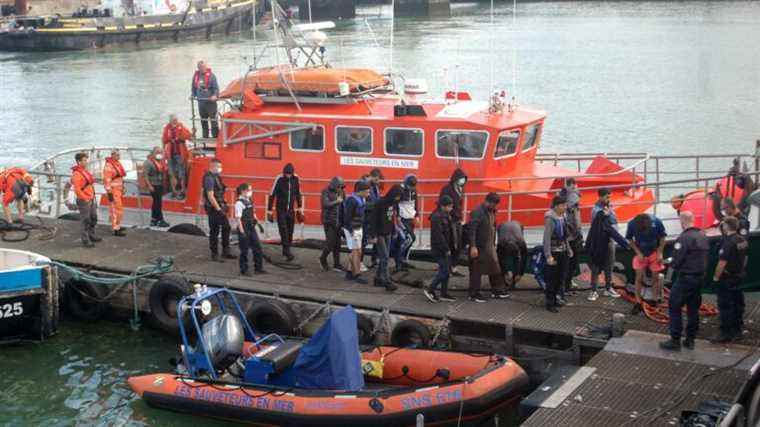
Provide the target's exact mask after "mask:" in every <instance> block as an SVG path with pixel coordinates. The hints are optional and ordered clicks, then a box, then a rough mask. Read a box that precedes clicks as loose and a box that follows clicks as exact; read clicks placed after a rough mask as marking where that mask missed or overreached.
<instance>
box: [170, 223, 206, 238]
mask: <svg viewBox="0 0 760 427" xmlns="http://www.w3.org/2000/svg"><path fill="white" fill-rule="evenodd" d="M167 231H168V232H169V233H177V234H187V235H190V236H205V235H206V233H204V232H203V230H201V229H200V227H198V226H197V225H195V224H189V223H182V224H177V225H173V226H171V227H169V229H168V230H167Z"/></svg>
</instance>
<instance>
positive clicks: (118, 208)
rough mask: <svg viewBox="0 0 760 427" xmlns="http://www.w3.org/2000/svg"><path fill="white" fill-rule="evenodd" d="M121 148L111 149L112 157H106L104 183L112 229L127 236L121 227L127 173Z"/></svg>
mask: <svg viewBox="0 0 760 427" xmlns="http://www.w3.org/2000/svg"><path fill="white" fill-rule="evenodd" d="M120 159H121V154H120V153H119V150H113V151H111V157H106V163H105V165H104V166H103V184H104V186H105V188H106V195H107V196H108V217H109V219H110V220H111V229H112V230H113V234H114V236H120V237H123V236H126V233H124V229H122V228H121V220H122V218H123V217H124V177H125V176H126V175H127V173H126V171H125V170H124V166H123V165H122V164H121V161H120Z"/></svg>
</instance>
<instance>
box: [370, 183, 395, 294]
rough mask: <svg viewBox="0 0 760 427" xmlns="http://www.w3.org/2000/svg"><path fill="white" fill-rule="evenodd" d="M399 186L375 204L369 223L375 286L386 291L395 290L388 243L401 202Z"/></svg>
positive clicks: (392, 188) (393, 230)
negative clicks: (375, 267)
mask: <svg viewBox="0 0 760 427" xmlns="http://www.w3.org/2000/svg"><path fill="white" fill-rule="evenodd" d="M401 193H402V190H401V186H400V185H398V184H396V185H394V186H393V187H391V189H390V190H388V192H387V193H385V195H384V196H383V197H381V198H380V199H379V200H377V201H376V202H375V206H374V207H373V210H372V220H371V222H370V235H371V239H374V242H375V252H376V253H377V270H376V271H375V286H384V287H385V289H386V290H387V291H394V290H396V285H394V284H393V282H392V281H391V276H390V274H389V273H388V258H389V257H390V253H389V243H390V238H391V235H392V234H393V233H394V232H395V231H396V221H397V220H398V219H397V217H396V212H397V209H398V202H399V201H400V200H401Z"/></svg>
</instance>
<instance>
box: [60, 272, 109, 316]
mask: <svg viewBox="0 0 760 427" xmlns="http://www.w3.org/2000/svg"><path fill="white" fill-rule="evenodd" d="M104 296H105V295H104V294H103V291H101V289H100V287H99V286H96V285H94V284H92V283H89V282H84V281H80V280H69V281H68V282H66V284H65V287H64V292H63V301H64V307H66V311H67V312H68V313H69V314H71V315H72V316H74V317H76V318H77V319H79V320H84V321H86V322H92V321H95V320H98V319H100V318H101V317H103V315H105V314H106V310H108V303H107V302H105V301H102V299H103V297H104Z"/></svg>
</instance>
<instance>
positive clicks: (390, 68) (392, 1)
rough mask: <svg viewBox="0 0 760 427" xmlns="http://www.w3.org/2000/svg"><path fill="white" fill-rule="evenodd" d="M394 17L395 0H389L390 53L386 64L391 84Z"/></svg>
mask: <svg viewBox="0 0 760 427" xmlns="http://www.w3.org/2000/svg"><path fill="white" fill-rule="evenodd" d="M395 16H396V0H391V53H390V57H391V58H390V61H389V63H388V74H389V75H390V77H391V82H393V30H394V23H395V22H394V20H395Z"/></svg>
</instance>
